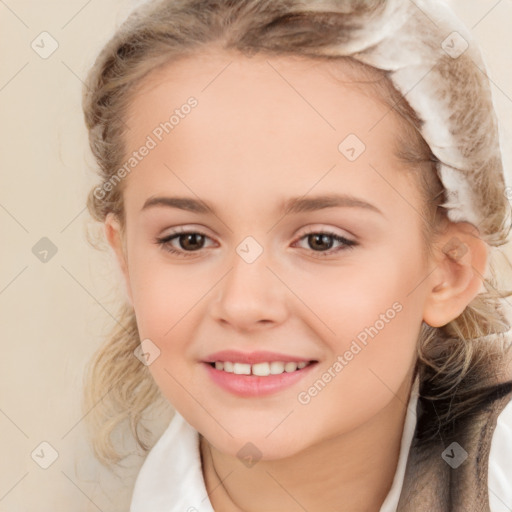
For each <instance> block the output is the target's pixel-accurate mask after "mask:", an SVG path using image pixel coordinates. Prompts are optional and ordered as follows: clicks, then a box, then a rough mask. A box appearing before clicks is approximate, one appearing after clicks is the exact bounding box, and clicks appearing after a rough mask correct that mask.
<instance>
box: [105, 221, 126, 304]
mask: <svg viewBox="0 0 512 512" xmlns="http://www.w3.org/2000/svg"><path fill="white" fill-rule="evenodd" d="M104 229H105V237H106V239H107V241H108V244H109V245H110V247H111V248H112V250H113V251H114V254H115V257H116V261H117V263H118V265H119V269H120V270H121V273H122V276H123V278H124V281H125V285H126V292H127V295H128V299H129V301H130V303H131V304H133V302H132V293H131V288H130V278H129V273H128V260H127V257H126V248H125V246H124V242H123V233H122V229H121V223H120V221H119V219H118V218H117V216H116V215H114V214H113V213H109V214H107V216H106V218H105V223H104Z"/></svg>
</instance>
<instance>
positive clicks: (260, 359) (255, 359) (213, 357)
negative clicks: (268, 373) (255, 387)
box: [204, 350, 313, 364]
mask: <svg viewBox="0 0 512 512" xmlns="http://www.w3.org/2000/svg"><path fill="white" fill-rule="evenodd" d="M216 361H229V362H231V363H245V364H256V363H265V362H267V363H271V362H272V361H281V362H283V363H300V362H305V363H307V362H309V361H313V359H308V358H304V357H299V356H294V355H288V354H279V353H277V352H268V351H255V352H240V351H238V350H221V351H219V352H215V353H213V354H210V355H209V356H207V357H206V358H205V359H204V362H205V363H215V362H216Z"/></svg>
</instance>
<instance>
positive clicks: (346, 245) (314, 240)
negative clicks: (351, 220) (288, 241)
mask: <svg viewBox="0 0 512 512" xmlns="http://www.w3.org/2000/svg"><path fill="white" fill-rule="evenodd" d="M302 240H305V241H306V242H307V244H308V245H309V248H310V249H311V250H312V251H313V252H315V253H317V254H318V256H320V257H323V256H329V255H331V254H333V253H337V252H340V251H344V250H347V249H353V248H354V247H356V246H357V245H358V243H357V242H356V241H354V240H349V239H348V238H345V237H343V236H340V235H338V234H336V233H332V232H329V231H311V232H309V233H306V234H305V235H303V236H302V237H301V238H300V239H299V242H300V241H302ZM296 243H298V242H296ZM335 243H338V244H340V245H339V246H338V247H335V248H333V245H334V244H335ZM306 249H307V248H306Z"/></svg>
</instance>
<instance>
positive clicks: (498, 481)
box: [488, 395, 512, 512]
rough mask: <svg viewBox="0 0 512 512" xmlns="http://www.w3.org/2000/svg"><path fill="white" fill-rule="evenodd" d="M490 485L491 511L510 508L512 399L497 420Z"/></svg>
mask: <svg viewBox="0 0 512 512" xmlns="http://www.w3.org/2000/svg"><path fill="white" fill-rule="evenodd" d="M509 397H510V395H509ZM488 485H489V506H490V509H491V512H505V511H508V510H510V505H511V504H512V399H509V400H508V402H507V405H506V406H505V407H504V408H503V409H502V411H501V412H500V414H499V416H498V419H497V421H496V429H495V430H494V434H493V436H492V442H491V451H490V455H489V476H488ZM505 504H506V505H505Z"/></svg>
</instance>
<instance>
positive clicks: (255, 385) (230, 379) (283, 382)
mask: <svg viewBox="0 0 512 512" xmlns="http://www.w3.org/2000/svg"><path fill="white" fill-rule="evenodd" d="M267 361H268V359H267ZM203 366H204V368H205V369H206V371H207V372H208V375H209V377H210V378H211V379H212V381H213V382H214V383H215V384H217V385H218V386H220V387H221V388H222V389H224V390H225V391H228V392H230V393H232V394H234V395H236V396H240V397H244V398H248V397H260V396H265V395H270V394H272V393H277V392H279V391H282V390H284V389H286V388H289V387H291V386H293V385H294V384H296V383H297V382H298V381H299V380H301V379H302V378H303V377H305V376H306V375H307V374H309V372H310V371H311V370H312V368H314V367H315V366H316V363H311V364H309V365H308V366H306V367H305V368H302V369H301V370H296V371H294V372H290V373H287V372H284V373H281V374H279V375H267V376H266V377H259V376H257V375H236V374H235V373H228V372H225V371H223V370H217V369H215V367H214V366H212V365H211V364H210V363H203Z"/></svg>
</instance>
